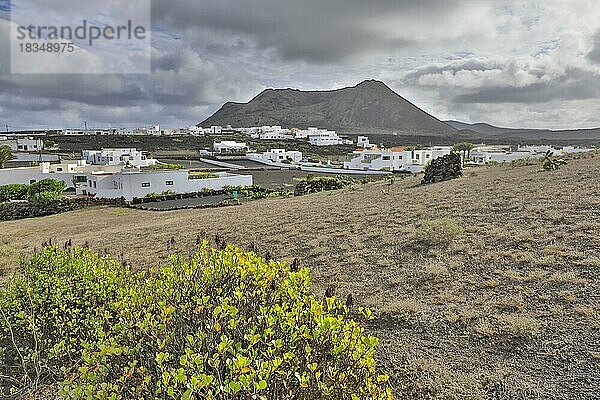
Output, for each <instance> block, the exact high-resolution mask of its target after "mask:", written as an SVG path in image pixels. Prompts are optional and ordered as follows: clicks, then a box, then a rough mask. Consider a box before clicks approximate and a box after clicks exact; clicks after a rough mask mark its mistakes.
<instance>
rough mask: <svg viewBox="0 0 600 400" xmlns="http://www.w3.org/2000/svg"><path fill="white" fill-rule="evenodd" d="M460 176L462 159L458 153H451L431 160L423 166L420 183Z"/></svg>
mask: <svg viewBox="0 0 600 400" xmlns="http://www.w3.org/2000/svg"><path fill="white" fill-rule="evenodd" d="M461 176H462V160H461V158H460V155H459V154H458V153H452V154H448V155H445V156H443V157H438V158H436V159H434V160H431V162H430V163H429V165H428V166H427V168H425V176H424V177H423V180H422V181H421V183H422V184H426V183H435V182H442V181H447V180H450V179H454V178H460V177H461Z"/></svg>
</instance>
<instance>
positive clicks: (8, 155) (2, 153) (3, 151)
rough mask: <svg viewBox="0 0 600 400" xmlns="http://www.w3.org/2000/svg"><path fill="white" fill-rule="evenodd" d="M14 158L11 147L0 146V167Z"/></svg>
mask: <svg viewBox="0 0 600 400" xmlns="http://www.w3.org/2000/svg"><path fill="white" fill-rule="evenodd" d="M13 158H15V157H14V156H13V153H12V149H11V148H10V147H8V146H0V168H4V164H6V162H8V161H10V160H12V159H13Z"/></svg>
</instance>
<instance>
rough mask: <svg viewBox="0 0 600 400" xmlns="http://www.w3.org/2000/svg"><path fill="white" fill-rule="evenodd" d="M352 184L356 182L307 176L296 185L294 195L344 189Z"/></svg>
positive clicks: (328, 177) (340, 177)
mask: <svg viewBox="0 0 600 400" xmlns="http://www.w3.org/2000/svg"><path fill="white" fill-rule="evenodd" d="M352 183H354V180H352V179H351V178H346V177H343V176H335V177H333V176H319V177H316V178H315V177H313V176H311V175H307V176H306V178H305V179H304V180H302V181H300V182H298V184H296V187H295V189H294V195H296V196H303V195H306V194H309V193H317V192H324V191H328V190H338V189H343V188H345V187H346V186H349V185H351V184H352Z"/></svg>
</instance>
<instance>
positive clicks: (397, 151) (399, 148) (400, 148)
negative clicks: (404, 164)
mask: <svg viewBox="0 0 600 400" xmlns="http://www.w3.org/2000/svg"><path fill="white" fill-rule="evenodd" d="M390 150H391V151H392V152H393V153H399V152H401V151H405V150H404V147H392V148H391V149H390Z"/></svg>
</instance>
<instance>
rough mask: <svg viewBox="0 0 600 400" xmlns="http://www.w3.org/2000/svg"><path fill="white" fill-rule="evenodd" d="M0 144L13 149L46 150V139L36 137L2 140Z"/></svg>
mask: <svg viewBox="0 0 600 400" xmlns="http://www.w3.org/2000/svg"><path fill="white" fill-rule="evenodd" d="M0 145H2V146H8V147H10V149H11V150H12V151H22V152H28V151H42V150H44V141H43V140H42V139H36V138H33V137H28V138H22V139H21V138H16V139H8V138H6V139H5V140H2V141H0Z"/></svg>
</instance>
